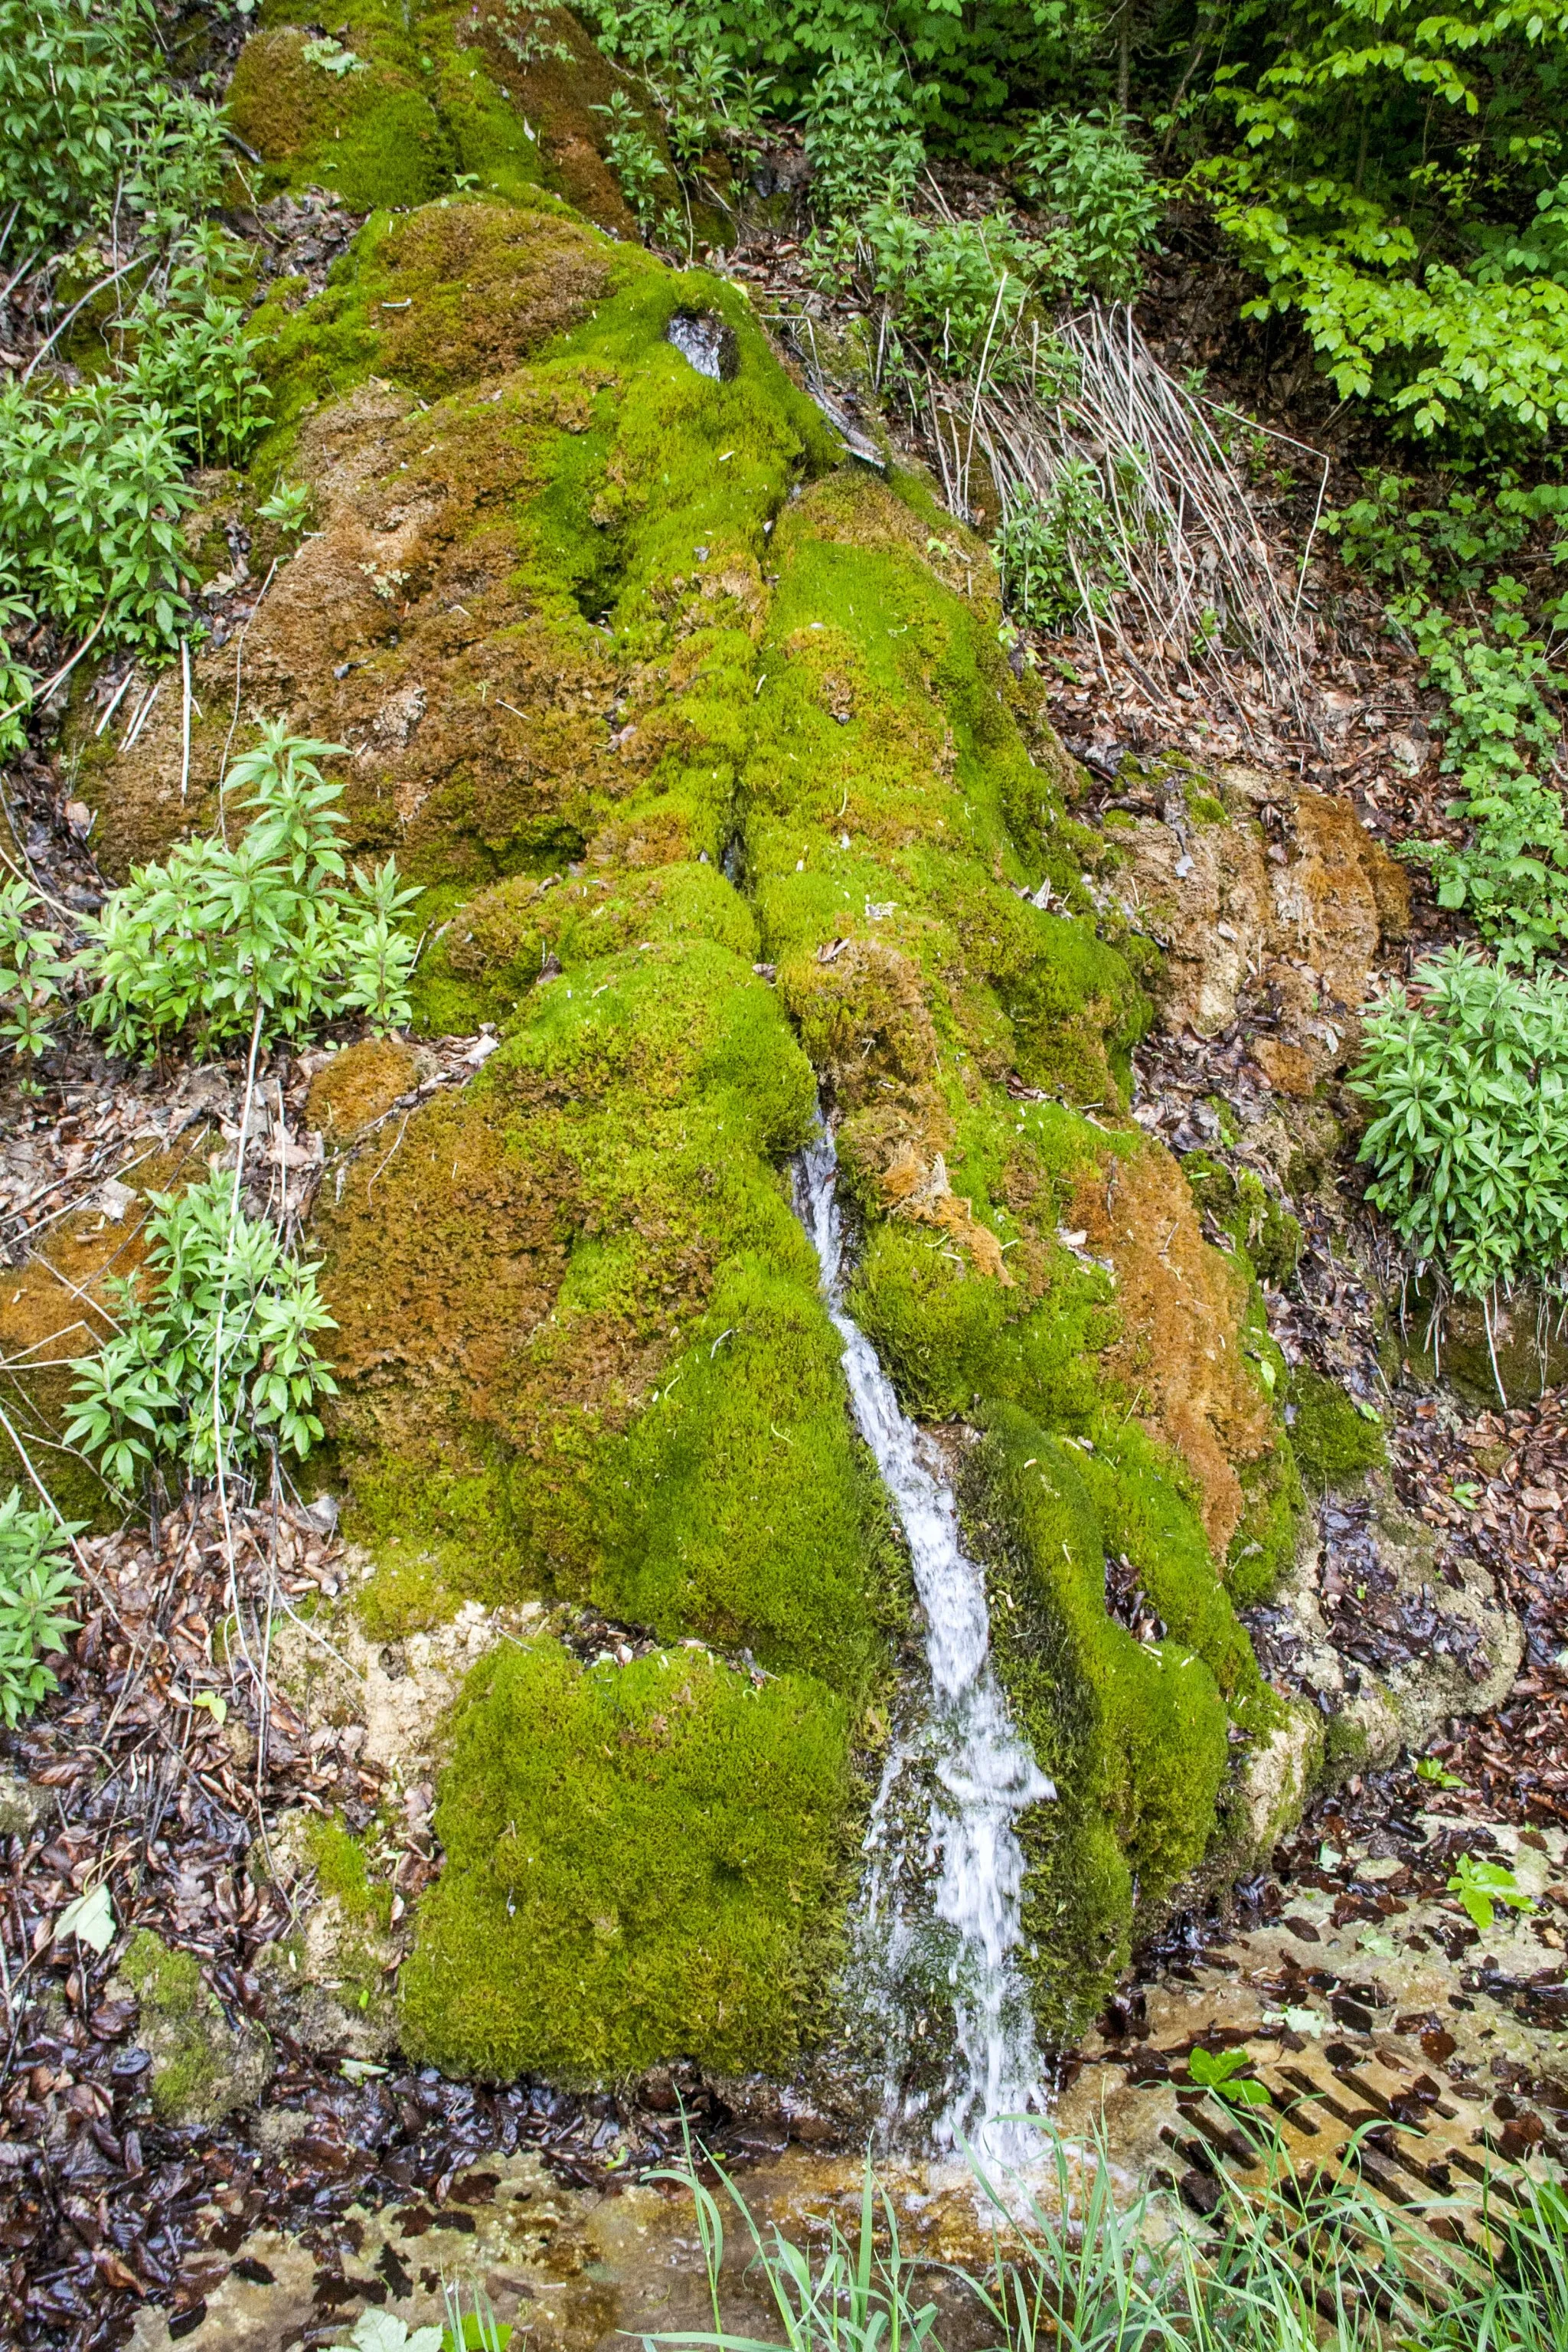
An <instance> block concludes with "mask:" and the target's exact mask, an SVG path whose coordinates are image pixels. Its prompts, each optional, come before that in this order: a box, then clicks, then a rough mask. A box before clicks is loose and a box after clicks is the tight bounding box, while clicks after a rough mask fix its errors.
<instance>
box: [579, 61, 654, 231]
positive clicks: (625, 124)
mask: <svg viewBox="0 0 1568 2352" xmlns="http://www.w3.org/2000/svg"><path fill="white" fill-rule="evenodd" d="M594 111H595V114H606V115H608V117H609V119H610V128H609V130H608V131H607V132H606V134H605V162H606V163H608V165H609V167H610V169H611V171H612V172H613V173H615V175H616V181H617V182H618V184H619V186H620V191H621V194H622V195H623V196H625V198H626V203H627V205H629V206H630V208H631V210H632V212H633V214H634V215H636V218H637V226H638V227H639V228H640V229H641V230H642V231H643V234H644V235H645V236H646V235H647V231H648V230H649V229H650V228H651V227H652V226H653V224H654V221H655V219H656V218H657V216H658V212H659V210H660V209H661V207H660V204H659V198H660V196H661V195H662V196H664V197H665V198H666V200H668V196H669V195H670V194H672V193H673V190H672V187H671V183H670V177H669V173H668V169H667V167H666V164H665V161H664V158H663V156H662V155H661V154H660V153H659V152H658V148H657V147H656V146H655V145H654V143H653V141H652V140H651V139H650V138H649V137H648V134H647V131H646V130H645V128H644V127H643V122H642V119H641V117H640V116H639V115H638V113H637V109H636V108H635V107H634V106H633V104H632V102H631V100H630V99H629V98H628V97H627V96H626V91H625V90H624V89H615V90H612V91H611V92H610V100H609V104H608V105H607V106H596V107H595V109H594Z"/></svg>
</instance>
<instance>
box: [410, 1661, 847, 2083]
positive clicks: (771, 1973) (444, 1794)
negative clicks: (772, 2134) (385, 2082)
mask: <svg viewBox="0 0 1568 2352" xmlns="http://www.w3.org/2000/svg"><path fill="white" fill-rule="evenodd" d="M849 1786H850V1784H849V1774H848V1748H847V1727H846V1718H845V1711H844V1708H843V1706H842V1703H841V1702H840V1701H839V1700H838V1699H837V1698H836V1697H835V1696H833V1695H832V1694H831V1693H830V1692H828V1691H826V1690H825V1689H824V1688H823V1687H822V1686H821V1685H819V1684H816V1683H815V1682H813V1681H811V1680H810V1679H809V1678H808V1677H806V1676H804V1675H786V1676H784V1677H782V1678H780V1679H778V1680H773V1681H768V1682H765V1683H763V1684H761V1685H755V1684H753V1683H752V1680H751V1679H750V1678H749V1677H748V1676H746V1675H741V1674H732V1673H731V1672H729V1671H728V1670H727V1669H726V1668H724V1667H722V1666H721V1665H718V1664H715V1663H714V1662H713V1661H712V1660H710V1658H708V1657H706V1656H705V1655H703V1654H701V1653H700V1652H697V1651H691V1650H675V1651H656V1652H654V1653H652V1654H649V1655H647V1656H646V1657H644V1658H641V1659H639V1660H638V1661H637V1664H634V1665H631V1666H627V1667H625V1668H617V1667H592V1668H588V1669H584V1668H583V1667H581V1666H579V1665H578V1664H576V1662H575V1661H574V1659H572V1658H571V1657H569V1656H568V1655H567V1654H566V1653H565V1652H564V1651H563V1650H561V1649H560V1648H558V1647H557V1646H556V1645H555V1644H554V1643H549V1642H541V1643H537V1644H536V1645H535V1646H534V1647H533V1648H531V1649H528V1650H519V1649H514V1648H508V1649H503V1650H500V1651H497V1652H495V1653H493V1654H491V1655H490V1656H489V1658H487V1659H485V1660H483V1661H482V1662H481V1664H479V1666H478V1667H477V1668H476V1669H475V1671H474V1673H473V1675H471V1676H470V1677H469V1681H468V1687H467V1690H466V1692H465V1695H464V1698H463V1701H462V1703H461V1706H460V1708H459V1712H458V1719H457V1728H456V1746H455V1749H454V1756H453V1762H452V1765H451V1767H450V1769H449V1770H448V1772H447V1776H446V1778H445V1780H444V1781H443V1784H442V1791H441V1799H440V1803H439V1805H438V1806H437V1815H436V1826H437V1834H438V1835H439V1837H440V1840H441V1843H442V1845H443V1847H444V1848H445V1850H446V1853H447V1866H446V1870H445V1872H444V1873H443V1874H442V1876H441V1878H440V1879H439V1880H438V1881H437V1884H436V1885H435V1886H434V1887H433V1888H432V1889H431V1891H430V1893H429V1894H428V1895H426V1898H425V1901H424V1903H423V1904H422V1906H421V1908H420V1915H419V1937H418V1942H417V1945H416V1949H415V1952H414V1954H413V1957H412V1958H411V1959H410V1960H409V1961H408V1963H407V1964H406V1966H405V1969H404V1971H403V1978H402V2000H403V2026H404V2035H405V2046H406V2047H407V2048H408V2049H409V2050H410V2051H411V2052H412V2053H414V2054H416V2055H417V2056H418V2057H421V2058H425V2059H430V2060H433V2061H434V2062H435V2063H437V2064H438V2065H441V2066H445V2067H447V2068H448V2069H450V2070H452V2071H454V2072H458V2073H463V2074H480V2075H486V2076H492V2077H500V2078H502V2079H508V2078H510V2077H511V2076H513V2075H515V2074H519V2073H521V2072H524V2071H540V2072H543V2073H545V2074H549V2075H551V2076H552V2077H553V2078H555V2079H558V2080H559V2079H564V2080H567V2081H583V2080H605V2079H611V2080H613V2079H616V2078H617V2077H625V2076H627V2075H631V2074H637V2073H638V2072H640V2071H641V2070H642V2069H643V2068H645V2067H647V2066H649V2065H652V2064H654V2063H656V2062H658V2061H659V2060H661V2059H668V2058H675V2057H690V2058H695V2059H696V2060H697V2061H698V2063H700V2064H701V2065H703V2066H706V2067H709V2068H710V2069H712V2070H713V2071H714V2072H717V2073H721V2074H732V2073H740V2072H742V2071H745V2070H747V2069H750V2068H752V2067H758V2066H760V2067H763V2068H765V2069H767V2070H768V2071H770V2072H773V2073H783V2072H784V2070H785V2069H786V2068H787V2067H788V2066H789V2064H790V2063H791V2062H792V2061H793V2059H794V2058H795V2055H796V2053H797V2051H798V2050H799V2047H800V2043H801V2037H802V2032H803V2027H804V2025H805V2021H807V2020H808V2019H809V2018H810V2016H811V2014H812V2011H813V2007H814V2001H815V2000H816V1998H818V1997H819V1996H820V1994H821V1993H822V1991H823V1990H824V1985H825V1979H826V1971H827V1969H828V1966H829V1964H830V1962H831V1959H832V1958H833V1955H834V1951H835V1948H836V1940H837V1905H838V1902H839V1901H840V1900H841V1895H842V1886H841V1879H842V1874H843V1871H844V1867H845V1861H846V1856H845V1853H844V1844H845V1835H846V1823H847V1809H848V1803H849Z"/></svg>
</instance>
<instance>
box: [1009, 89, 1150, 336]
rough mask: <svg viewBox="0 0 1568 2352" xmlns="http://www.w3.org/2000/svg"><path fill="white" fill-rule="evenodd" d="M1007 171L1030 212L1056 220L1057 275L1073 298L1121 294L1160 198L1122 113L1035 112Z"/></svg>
mask: <svg viewBox="0 0 1568 2352" xmlns="http://www.w3.org/2000/svg"><path fill="white" fill-rule="evenodd" d="M1014 176H1015V177H1016V180H1017V182H1018V184H1019V185H1020V187H1021V188H1022V189H1023V191H1024V194H1026V197H1027V198H1028V200H1029V202H1030V204H1031V205H1033V206H1034V207H1035V209H1036V210H1037V212H1042V213H1045V214H1047V215H1050V216H1051V217H1053V218H1054V219H1056V220H1058V221H1059V222H1060V224H1061V226H1062V228H1063V230H1064V232H1065V234H1064V236H1063V239H1062V257H1063V278H1064V280H1065V282H1066V284H1067V287H1068V290H1070V291H1071V293H1072V294H1073V295H1074V296H1075V297H1081V296H1083V295H1084V294H1088V293H1095V294H1103V295H1105V296H1106V297H1108V298H1109V299H1110V300H1112V301H1126V300H1127V299H1129V298H1130V297H1131V295H1133V294H1135V293H1136V292H1137V290H1138V285H1139V281H1140V278H1141V277H1142V270H1141V269H1140V267H1139V255H1140V253H1141V252H1142V249H1143V247H1146V246H1148V245H1150V244H1152V241H1153V236H1154V231H1155V228H1156V226H1158V224H1159V219H1160V215H1161V213H1162V211H1163V209H1164V200H1163V196H1162V194H1161V192H1160V189H1159V187H1158V186H1157V184H1155V183H1154V182H1153V181H1152V179H1151V177H1150V174H1149V166H1148V164H1147V163H1146V162H1145V161H1144V159H1143V157H1142V155H1141V154H1140V153H1139V152H1138V150H1137V148H1136V147H1134V146H1133V144H1132V142H1131V139H1130V138H1129V136H1128V125H1127V123H1126V121H1125V120H1123V119H1122V118H1121V117H1119V116H1116V115H1113V114H1109V115H1108V114H1104V113H1101V112H1100V111H1098V110H1097V111H1095V112H1092V113H1089V114H1037V115H1036V116H1034V117H1033V119H1032V120H1031V121H1029V122H1027V123H1026V125H1025V128H1024V134H1023V137H1022V138H1021V139H1020V141H1019V142H1018V146H1017V150H1016V157H1015V161H1014Z"/></svg>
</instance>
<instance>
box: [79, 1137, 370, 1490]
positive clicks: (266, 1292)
mask: <svg viewBox="0 0 1568 2352" xmlns="http://www.w3.org/2000/svg"><path fill="white" fill-rule="evenodd" d="M150 1199H151V1204H152V1213H151V1214H150V1216H149V1217H148V1220H147V1225H146V1240H147V1254H146V1261H145V1265H144V1266H143V1268H142V1271H141V1273H139V1274H138V1275H136V1276H132V1277H130V1278H128V1279H126V1280H123V1281H121V1282H120V1283H119V1284H118V1285H117V1286H116V1288H115V1291H114V1294H113V1304H114V1307H115V1311H116V1317H117V1328H115V1330H114V1332H113V1333H112V1335H111V1336H110V1339H107V1340H106V1341H105V1343H104V1345H103V1346H102V1348H100V1349H99V1350H98V1352H97V1354H95V1355H91V1356H84V1357H82V1358H80V1359H79V1360H78V1361H77V1362H76V1363H75V1364H74V1365H73V1366H72V1370H73V1371H74V1372H75V1374H76V1381H75V1386H74V1389H73V1392H72V1407H71V1410H72V1418H71V1422H70V1424H69V1427H68V1430H67V1433H66V1442H67V1444H70V1445H79V1446H81V1447H82V1448H83V1449H84V1451H85V1452H87V1453H88V1454H91V1455H92V1456H93V1457H94V1459H95V1460H96V1462H97V1464H98V1466H99V1468H100V1471H101V1473H102V1475H103V1476H104V1477H105V1478H107V1479H108V1480H109V1481H110V1483H111V1484H112V1485H113V1486H118V1487H119V1488H120V1489H121V1491H122V1492H124V1493H127V1494H130V1493H134V1492H135V1491H136V1489H137V1487H138V1486H140V1485H141V1484H142V1481H143V1480H144V1479H145V1478H146V1477H147V1476H148V1475H150V1474H152V1473H153V1472H158V1471H162V1470H163V1469H164V1468H165V1467H167V1466H173V1467H176V1468H178V1469H180V1470H182V1471H184V1472H185V1473H186V1474H188V1475H192V1476H195V1477H198V1478H210V1477H212V1476H214V1475H216V1470H217V1467H218V1457H219V1453H220V1450H221V1453H222V1457H223V1460H224V1463H225V1464H226V1465H230V1466H232V1467H235V1468H237V1469H240V1470H247V1469H248V1468H249V1467H250V1466H251V1465H253V1464H254V1463H255V1462H256V1461H257V1459H258V1457H259V1456H260V1455H261V1454H263V1452H265V1451H266V1450H267V1449H268V1448H275V1449H276V1450H277V1451H278V1452H279V1453H281V1454H291V1455H293V1456H294V1457H295V1459H296V1460H303V1459H304V1457H305V1455H306V1454H309V1453H310V1449H311V1447H312V1446H313V1445H315V1444H317V1443H318V1442H319V1441H320V1439H321V1419H320V1417H319V1415H318V1413H317V1411H316V1406H317V1403H318V1402H319V1400H320V1399H321V1397H323V1396H331V1395H333V1394H335V1392H336V1383H335V1381H333V1379H332V1376H331V1372H330V1371H329V1370H328V1369H327V1367H326V1365H325V1364H324V1363H323V1362H322V1360H321V1356H320V1354H319V1352H318V1350H317V1348H316V1335H317V1333H318V1332H321V1331H330V1330H331V1329H333V1328H335V1327H334V1325H333V1323H332V1318H331V1316H330V1315H329V1314H328V1312H327V1309H326V1307H325V1306H324V1304H323V1303H322V1300H321V1294H320V1292H319V1291H318V1289H317V1287H316V1267H315V1266H314V1265H308V1264H306V1263H304V1262H302V1261H301V1260H300V1259H298V1258H294V1257H291V1256H289V1255H288V1254H287V1253H286V1252H285V1250H284V1248H283V1246H282V1244H281V1243H280V1241H279V1237H278V1233H277V1230H276V1228H275V1227H274V1226H273V1225H272V1224H271V1223H269V1221H268V1219H266V1218H265V1217H247V1215H246V1214H245V1213H244V1211H243V1210H242V1209H240V1208H239V1207H238V1206H237V1202H236V1197H235V1182H234V1178H233V1176H232V1175H231V1174H226V1173H225V1172H224V1171H221V1170H220V1171H216V1172H215V1173H214V1174H213V1175H211V1176H209V1177H208V1178H207V1179H206V1180H205V1181H204V1182H202V1183H200V1184H194V1185H192V1186H191V1188H190V1190H189V1191H188V1192H180V1193H173V1192H155V1193H153V1194H152V1195H151V1196H150Z"/></svg>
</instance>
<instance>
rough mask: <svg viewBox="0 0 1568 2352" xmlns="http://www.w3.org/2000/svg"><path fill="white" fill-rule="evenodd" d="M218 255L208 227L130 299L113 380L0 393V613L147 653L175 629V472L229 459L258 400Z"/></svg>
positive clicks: (187, 496)
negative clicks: (95, 629) (97, 630)
mask: <svg viewBox="0 0 1568 2352" xmlns="http://www.w3.org/2000/svg"><path fill="white" fill-rule="evenodd" d="M231 254H232V247H231V246H230V244H229V241H228V240H227V239H226V238H225V237H223V236H221V235H213V234H203V235H200V236H195V237H193V238H190V239H187V240H185V242H184V244H183V245H181V246H180V247H176V248H175V250H174V253H173V254H172V255H171V256H170V257H169V260H168V262H167V264H166V265H165V266H164V267H163V268H160V269H159V270H158V271H157V272H156V274H155V276H154V277H153V278H152V279H151V280H150V282H149V283H148V285H147V286H146V287H145V288H144V289H143V291H142V295H141V297H140V298H139V299H138V301H137V302H136V304H135V305H134V306H133V308H132V311H131V314H130V316H129V318H128V320H127V321H126V326H125V334H126V340H127V345H128V352H127V360H126V363H125V364H124V365H123V366H122V367H121V368H120V369H118V370H117V372H116V373H114V374H112V375H111V376H110V377H107V378H104V379H100V381H98V382H96V383H82V384H77V385H73V386H70V387H68V388H67V389H65V390H63V391H60V392H56V393H44V392H39V391H37V390H35V389H34V388H33V387H32V386H30V385H24V384H22V383H12V384H9V385H7V387H6V388H5V391H4V392H0V586H3V587H4V589H5V594H6V596H7V597H8V598H9V599H10V600H11V613H10V614H9V615H8V616H7V617H11V616H20V615H21V614H42V615H44V616H46V617H47V618H48V619H49V620H51V621H54V622H55V623H57V624H58V625H59V626H60V627H61V628H63V629H66V630H68V631H71V632H75V631H78V630H81V629H85V628H90V627H91V626H92V625H94V624H95V623H96V622H98V620H99V619H100V616H101V617H102V618H103V632H102V634H103V639H104V642H105V643H106V644H122V645H134V646H142V647H144V648H146V649H149V650H151V649H153V648H156V647H158V646H169V645H171V644H172V643H173V642H174V639H175V638H176V637H177V636H178V635H180V634H181V632H182V631H183V630H184V629H186V628H188V626H189V625H190V624H189V614H188V611H187V608H186V605H185V601H184V591H185V585H186V582H187V579H188V576H189V571H190V560H189V556H188V554H187V552H186V550H185V548H184V541H183V540H182V537H181V532H180V517H181V515H182V513H183V512H184V509H186V508H187V507H188V506H189V505H190V504H191V500H192V493H191V491H190V490H189V489H188V488H187V487H186V485H185V481H184V473H185V468H186V467H188V466H189V465H190V464H191V463H192V462H193V460H194V461H195V462H196V463H198V464H205V463H206V462H208V461H209V460H210V459H213V458H218V457H222V458H225V459H233V458H235V457H238V456H239V455H240V454H241V453H242V452H243V450H244V448H245V446H246V445H247V443H248V441H249V440H250V438H251V436H252V435H253V434H254V432H255V431H256V428H257V426H258V425H259V424H260V422H261V419H262V415H263V413H264V408H265V403H266V398H267V394H266V390H265V387H264V386H263V384H262V383H261V379H260V376H259V373H258V370H257V367H256V360H255V354H256V351H257V343H256V340H255V338H253V337H250V336H247V335H246V334H245V333H244V332H243V331H242V326H241V318H242V313H241V310H240V308H239V305H238V304H237V302H236V301H234V300H233V299H230V298H229V297H228V296H227V295H226V294H225V292H224V291H223V290H222V289H223V285H224V279H225V276H226V271H227V269H228V268H229V267H230V257H231ZM4 601H5V599H3V598H0V603H3V602H4ZM19 699H21V697H20V695H18V694H16V693H13V694H11V695H10V696H9V697H8V700H10V701H16V700H19ZM0 707H5V706H0Z"/></svg>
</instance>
